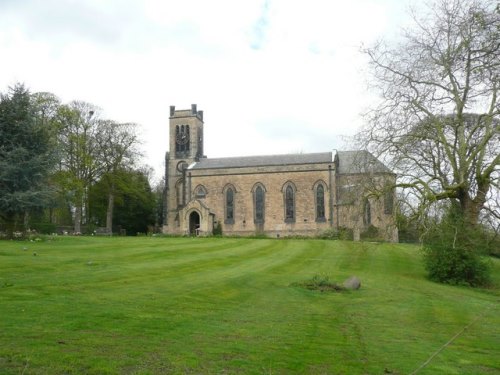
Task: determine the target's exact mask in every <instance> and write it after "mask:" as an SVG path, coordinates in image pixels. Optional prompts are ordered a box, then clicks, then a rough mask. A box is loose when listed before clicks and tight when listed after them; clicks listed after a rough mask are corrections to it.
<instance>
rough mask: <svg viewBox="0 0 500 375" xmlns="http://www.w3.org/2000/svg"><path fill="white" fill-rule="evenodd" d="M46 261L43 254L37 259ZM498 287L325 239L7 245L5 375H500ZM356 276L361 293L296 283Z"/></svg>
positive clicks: (392, 253)
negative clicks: (436, 279)
mask: <svg viewBox="0 0 500 375" xmlns="http://www.w3.org/2000/svg"><path fill="white" fill-rule="evenodd" d="M34 253H36V255H34ZM493 267H494V270H493V277H494V285H493V286H492V287H491V288H490V289H470V288H466V287H456V286H446V285H439V284H435V283H432V282H430V281H428V280H426V279H425V274H424V270H423V268H422V264H421V260H420V254H419V251H418V248H417V247H415V246H410V245H398V244H376V243H354V242H342V241H323V240H271V239H234V238H224V239H216V238H208V239H201V238H144V237H143V238H123V237H121V238H91V237H78V238H58V239H54V240H52V241H41V242H15V241H0V374H170V373H173V374H184V373H186V374H191V373H193V374H384V373H393V374H409V373H412V372H413V371H415V370H417V369H418V368H419V367H420V366H421V365H422V364H423V363H424V362H425V361H427V360H428V359H429V358H430V357H431V356H432V355H433V354H434V353H436V352H437V351H438V350H439V349H441V348H442V347H443V346H444V345H445V344H446V343H447V342H448V341H449V340H450V339H452V338H453V337H454V336H455V335H456V334H459V333H460V334H459V335H458V336H457V337H456V338H455V339H454V340H453V341H452V342H451V343H449V345H448V346H446V347H445V348H443V350H442V351H440V352H439V353H438V354H437V355H436V356H435V357H434V358H433V359H432V360H431V361H430V362H429V363H428V364H427V365H426V366H425V367H423V368H422V369H421V370H419V371H418V374H500V303H499V302H500V272H499V271H500V262H499V261H498V260H493ZM314 275H326V276H329V277H330V279H331V280H334V281H338V282H342V281H343V280H345V279H346V278H347V277H349V276H351V275H357V276H358V277H359V278H360V279H361V282H362V287H361V289H360V290H358V291H350V292H340V293H339V292H335V293H327V292H324V293H322V292H319V291H311V290H307V289H304V288H301V287H299V286H294V285H291V284H294V283H297V282H299V283H300V282H302V281H305V280H308V279H311V278H312V277H313V276H314Z"/></svg>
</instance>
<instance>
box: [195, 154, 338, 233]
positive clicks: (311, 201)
mask: <svg viewBox="0 0 500 375" xmlns="http://www.w3.org/2000/svg"><path fill="white" fill-rule="evenodd" d="M188 173H190V177H188V181H189V182H188V185H189V186H190V187H191V189H190V192H191V197H190V198H197V199H200V200H201V201H203V203H204V204H205V205H206V206H207V207H210V210H211V212H212V213H213V214H215V221H216V223H217V222H220V223H221V225H222V229H223V233H224V234H225V235H230V234H238V235H251V234H256V233H259V232H262V231H263V232H265V233H266V234H267V235H270V236H276V237H277V236H289V235H312V234H318V233H320V232H321V231H324V230H325V229H328V228H329V227H330V225H332V224H333V223H331V222H330V221H329V217H330V212H332V211H330V206H332V205H333V202H330V198H329V197H330V191H331V189H330V186H329V184H330V181H332V183H333V178H330V171H329V165H325V164H309V165H288V166H268V167H255V168H231V169H224V168H222V169H206V170H193V171H190V172H188ZM331 173H332V175H333V171H332V172H331ZM317 183H322V184H323V185H324V188H325V217H326V220H323V221H320V222H318V221H317V220H316V212H315V211H316V205H315V189H314V187H315V186H316V184H317ZM256 184H261V185H262V186H263V187H264V188H265V219H264V223H263V224H262V225H259V224H256V223H254V198H253V197H254V195H253V189H254V187H255V185H256ZM286 184H292V186H293V187H294V190H295V220H294V222H285V204H284V191H283V188H284V186H286ZM201 186H203V188H204V189H205V190H206V196H205V197H203V198H199V197H198V196H197V189H199V188H200V187H201ZM228 186H232V187H233V188H234V190H235V196H234V202H235V203H234V223H228V222H225V220H224V219H225V194H224V192H225V190H226V189H227V187H228ZM332 213H333V212H332Z"/></svg>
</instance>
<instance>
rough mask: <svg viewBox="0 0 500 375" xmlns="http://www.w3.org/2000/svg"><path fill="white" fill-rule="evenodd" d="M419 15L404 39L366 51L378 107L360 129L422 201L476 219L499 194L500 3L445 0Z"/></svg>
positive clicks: (494, 211) (468, 220)
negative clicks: (439, 203) (453, 205)
mask: <svg viewBox="0 0 500 375" xmlns="http://www.w3.org/2000/svg"><path fill="white" fill-rule="evenodd" d="M426 10H427V13H425V14H422V13H418V14H417V13H415V12H414V13H413V14H412V16H413V20H414V21H415V28H413V29H409V30H405V31H404V33H403V35H402V41H401V43H400V44H399V45H396V46H388V45H386V44H385V43H383V42H380V43H378V44H377V45H376V46H374V47H373V48H368V49H366V50H364V52H365V53H366V54H367V56H368V57H369V59H370V64H371V68H372V72H373V78H374V79H373V83H374V86H375V88H376V89H377V90H378V91H379V92H380V95H381V100H380V103H379V105H378V106H377V107H376V108H374V109H373V110H372V111H370V112H369V113H368V115H367V116H368V120H369V121H368V126H367V127H366V128H365V129H363V131H362V132H361V134H360V138H362V140H363V142H364V146H365V147H367V148H368V149H370V150H371V151H373V152H374V153H375V154H376V155H377V156H383V157H384V159H385V160H386V161H387V162H388V163H389V164H390V165H391V166H392V168H393V169H394V171H396V172H397V173H398V175H399V177H400V180H399V181H400V183H399V186H402V187H403V188H406V189H410V190H411V192H412V195H413V196H414V197H416V198H417V200H418V202H419V207H420V208H422V209H425V208H427V207H429V206H430V205H432V204H433V203H435V202H437V201H442V200H448V201H450V202H456V203H457V207H458V209H459V211H460V212H461V214H462V217H463V218H464V220H465V222H466V223H467V224H470V225H475V224H476V223H477V222H478V220H479V218H480V214H481V212H484V211H485V210H487V209H490V210H491V213H492V214H494V215H497V216H500V215H499V212H498V207H495V206H494V205H491V204H488V200H489V198H490V197H492V196H494V197H495V196H496V197H497V196H498V189H499V176H500V168H499V165H500V125H499V124H500V101H499V97H498V93H499V89H500V5H499V4H498V2H496V1H493V0H483V1H479V0H452V1H449V0H438V1H437V2H435V3H434V4H431V5H429V6H428V7H427V8H426Z"/></svg>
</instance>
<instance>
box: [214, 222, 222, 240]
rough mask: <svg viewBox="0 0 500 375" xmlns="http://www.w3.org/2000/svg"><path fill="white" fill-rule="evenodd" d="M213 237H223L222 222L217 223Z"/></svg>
mask: <svg viewBox="0 0 500 375" xmlns="http://www.w3.org/2000/svg"><path fill="white" fill-rule="evenodd" d="M213 235H214V236H219V237H220V236H222V225H221V223H220V221H219V222H217V224H216V225H215V228H214V230H213Z"/></svg>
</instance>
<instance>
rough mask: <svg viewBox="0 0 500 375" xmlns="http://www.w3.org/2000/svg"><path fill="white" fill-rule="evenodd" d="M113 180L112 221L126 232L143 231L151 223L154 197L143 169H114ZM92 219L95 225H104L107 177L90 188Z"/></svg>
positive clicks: (107, 190)
mask: <svg viewBox="0 0 500 375" xmlns="http://www.w3.org/2000/svg"><path fill="white" fill-rule="evenodd" d="M112 180H113V181H114V191H113V196H114V210H113V224H114V228H115V230H116V229H124V230H126V232H127V234H132V235H135V234H137V233H146V232H148V230H149V227H152V226H153V225H154V224H155V209H156V207H157V202H156V196H155V194H154V192H153V191H152V190H151V186H150V183H149V173H148V171H145V170H132V169H118V170H116V171H115V172H114V176H113V177H112ZM90 195H91V199H90V204H91V210H92V220H93V222H94V223H95V224H96V225H98V226H104V225H105V224H107V213H108V212H109V211H108V204H109V180H108V179H107V177H106V175H103V176H102V178H101V179H100V180H99V181H98V182H97V183H96V184H94V185H93V186H92V189H91V191H90Z"/></svg>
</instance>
